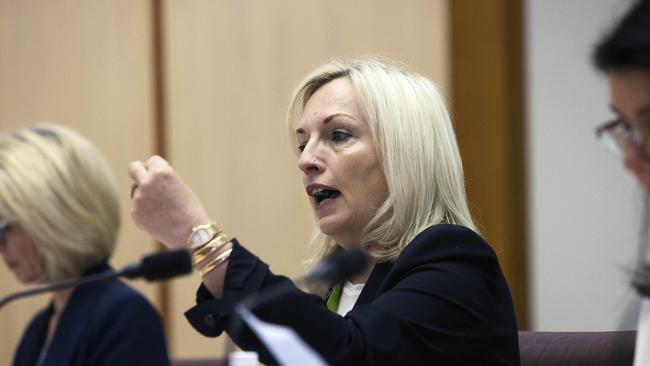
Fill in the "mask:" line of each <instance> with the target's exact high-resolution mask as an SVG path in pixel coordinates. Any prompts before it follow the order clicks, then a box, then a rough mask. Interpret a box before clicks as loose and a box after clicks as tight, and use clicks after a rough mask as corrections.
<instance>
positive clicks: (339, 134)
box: [331, 130, 352, 142]
mask: <svg viewBox="0 0 650 366" xmlns="http://www.w3.org/2000/svg"><path fill="white" fill-rule="evenodd" d="M350 136H352V135H350V134H349V133H347V132H345V131H342V130H335V131H333V132H332V137H331V139H332V141H334V142H344V141H345V140H347V139H348V138H350Z"/></svg>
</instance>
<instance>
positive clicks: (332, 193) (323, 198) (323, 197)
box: [312, 189, 341, 206]
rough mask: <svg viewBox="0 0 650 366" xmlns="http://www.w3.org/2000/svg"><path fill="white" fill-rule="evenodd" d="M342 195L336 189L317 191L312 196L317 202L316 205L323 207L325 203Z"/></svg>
mask: <svg viewBox="0 0 650 366" xmlns="http://www.w3.org/2000/svg"><path fill="white" fill-rule="evenodd" d="M340 195H341V192H339V191H337V190H335V189H317V190H315V191H314V192H313V193H312V196H313V197H314V199H315V200H316V204H317V205H318V206H320V205H322V204H323V203H325V202H327V201H329V200H333V199H335V198H336V197H338V196H340Z"/></svg>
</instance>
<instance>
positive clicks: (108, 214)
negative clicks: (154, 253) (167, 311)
mask: <svg viewBox="0 0 650 366" xmlns="http://www.w3.org/2000/svg"><path fill="white" fill-rule="evenodd" d="M0 218H1V219H0V255H1V256H2V258H3V259H4V262H5V264H6V265H7V267H8V268H9V269H10V270H11V271H12V272H14V274H15V276H16V278H17V279H18V280H19V281H20V282H22V283H29V284H42V283H50V282H55V281H61V280H64V279H69V278H73V277H78V276H81V275H85V274H93V273H99V272H103V271H108V270H110V267H109V265H108V262H107V261H108V259H109V258H110V256H111V253H112V252H113V249H114V247H115V240H116V238H117V233H118V229H119V222H120V215H119V203H118V197H117V193H116V191H115V183H114V180H113V176H112V174H111V171H110V169H109V167H108V165H107V163H106V162H105V161H104V158H103V157H102V156H101V155H100V153H99V152H98V151H97V150H96V149H95V147H94V146H93V145H92V144H91V143H90V142H89V141H87V140H86V139H84V138H83V137H81V136H80V135H78V134H77V133H75V132H74V131H72V130H70V129H68V128H65V127H62V126H57V125H53V124H41V125H35V126H32V127H28V128H23V129H19V130H16V131H13V132H11V133H8V134H5V135H2V136H0ZM149 364H155V365H168V364H169V360H168V358H167V347H166V342H165V337H164V334H163V330H162V326H161V322H160V317H159V315H158V313H157V312H156V310H155V309H154V308H153V307H152V306H151V305H150V304H149V303H148V302H147V300H146V299H145V298H144V297H143V296H142V295H140V294H138V293H137V292H136V291H134V290H133V289H131V288H130V287H128V286H127V285H125V284H124V283H122V282H121V281H119V280H111V281H107V282H103V283H99V284H95V285H88V286H82V287H79V288H75V289H69V290H59V291H57V292H54V294H53V296H52V300H51V302H50V304H49V306H48V307H47V308H45V309H44V310H42V311H41V312H39V313H38V314H37V315H36V317H35V318H34V319H33V320H32V321H31V323H30V324H29V326H28V327H27V329H26V331H25V333H24V335H23V337H22V340H21V341H20V344H19V346H18V349H17V351H16V354H15V357H14V365H16V366H18V365H21V366H22V365H24V366H28V365H29V366H32V365H43V366H45V365H57V366H60V365H120V366H125V365H139V366H141V365H149Z"/></svg>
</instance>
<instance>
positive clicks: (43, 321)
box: [14, 304, 54, 366]
mask: <svg viewBox="0 0 650 366" xmlns="http://www.w3.org/2000/svg"><path fill="white" fill-rule="evenodd" d="M53 309H54V308H53V306H52V304H50V306H48V307H47V308H46V309H44V310H43V311H41V312H40V313H39V314H38V315H37V316H36V318H34V320H33V321H32V323H31V324H30V325H29V328H27V330H26V331H25V335H23V338H22V340H21V341H20V346H19V347H18V349H17V350H16V355H15V356H14V366H27V365H30V366H31V365H35V364H36V361H37V360H38V356H39V355H40V353H41V349H42V348H43V343H44V342H45V337H46V334H47V323H48V321H49V319H50V316H51V315H52V311H53Z"/></svg>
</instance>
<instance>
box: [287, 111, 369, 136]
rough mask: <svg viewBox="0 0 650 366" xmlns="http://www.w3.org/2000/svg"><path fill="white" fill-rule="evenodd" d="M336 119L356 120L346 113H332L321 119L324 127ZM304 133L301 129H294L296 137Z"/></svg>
mask: <svg viewBox="0 0 650 366" xmlns="http://www.w3.org/2000/svg"><path fill="white" fill-rule="evenodd" d="M336 117H347V118H349V119H352V120H355V121H356V120H357V119H356V118H354V117H352V116H351V115H349V114H347V113H334V114H330V115H329V116H327V117H325V118H324V119H323V124H324V125H326V124H328V123H329V122H331V121H332V120H333V119H334V118H336ZM304 133H305V130H304V129H303V128H297V129H296V134H297V135H302V134H304Z"/></svg>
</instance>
